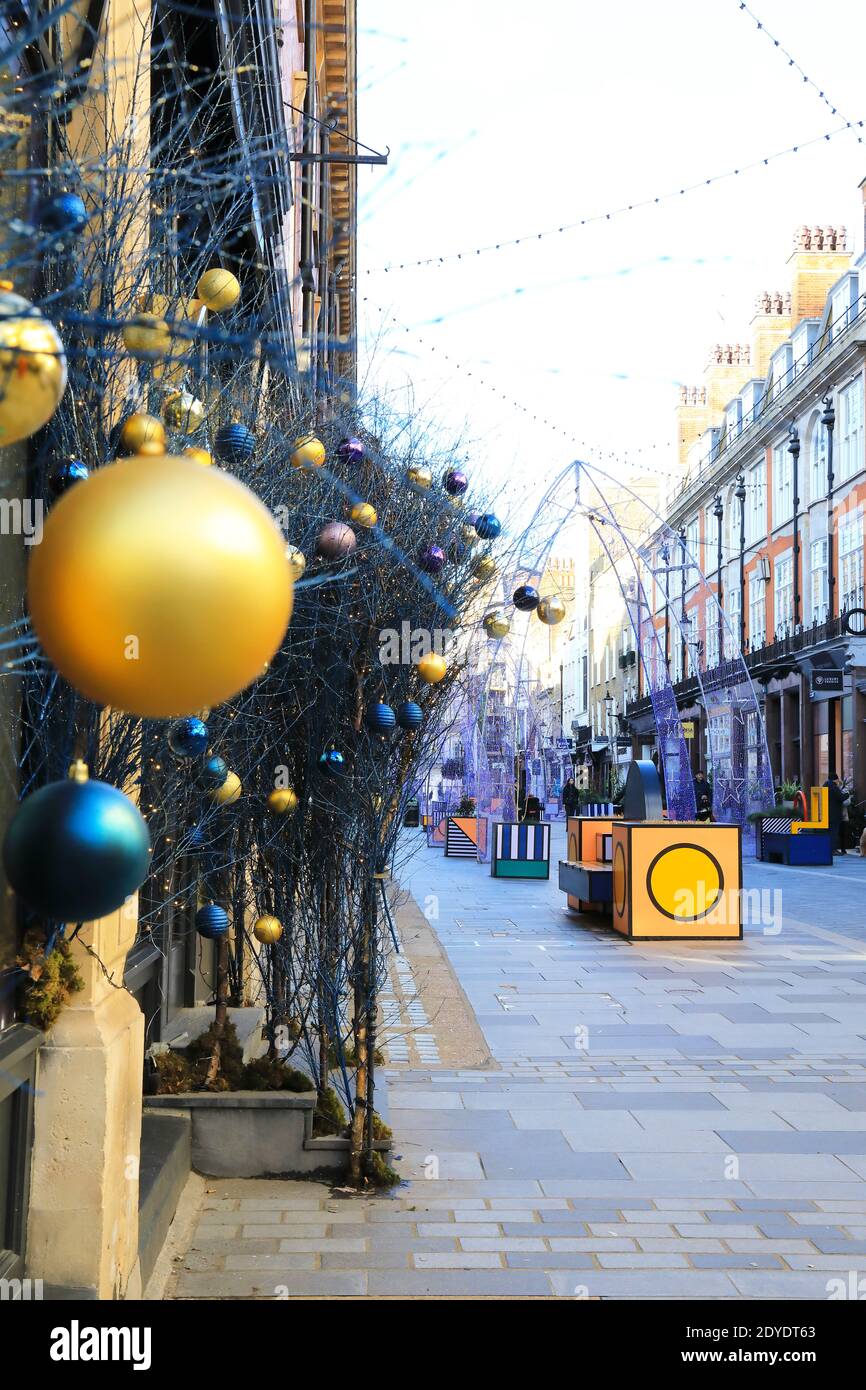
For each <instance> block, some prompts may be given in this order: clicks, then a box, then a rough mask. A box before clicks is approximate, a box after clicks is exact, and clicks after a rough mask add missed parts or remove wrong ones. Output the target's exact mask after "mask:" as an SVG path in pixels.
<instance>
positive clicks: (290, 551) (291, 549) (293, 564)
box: [286, 545, 307, 580]
mask: <svg viewBox="0 0 866 1390" xmlns="http://www.w3.org/2000/svg"><path fill="white" fill-rule="evenodd" d="M286 559H287V560H288V562H289V569H290V571H291V575H292V579H294V580H298V579H300V578H301V576H302V574H303V573H304V570H305V569H306V568H307V557H306V555H305V554H304V552H303V550H299V549H298V547H297V546H296V545H287V546H286Z"/></svg>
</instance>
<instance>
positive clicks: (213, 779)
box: [201, 756, 229, 790]
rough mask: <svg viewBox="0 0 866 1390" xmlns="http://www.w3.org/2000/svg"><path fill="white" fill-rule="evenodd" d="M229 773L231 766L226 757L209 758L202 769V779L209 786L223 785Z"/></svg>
mask: <svg viewBox="0 0 866 1390" xmlns="http://www.w3.org/2000/svg"><path fill="white" fill-rule="evenodd" d="M228 775H229V767H228V763H227V762H226V760H225V758H218V757H216V756H214V757H213V758H208V760H207V762H206V763H205V765H204V767H203V768H202V770H201V779H202V781H203V782H204V783H205V785H206V786H208V787H213V788H214V790H216V788H217V787H221V786H222V784H223V782H224V781H225V780H226V778H227V777H228Z"/></svg>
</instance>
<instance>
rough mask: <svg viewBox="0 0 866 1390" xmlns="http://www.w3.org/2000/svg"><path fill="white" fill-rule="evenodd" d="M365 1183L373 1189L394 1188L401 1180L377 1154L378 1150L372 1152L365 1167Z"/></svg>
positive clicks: (379, 1154)
mask: <svg viewBox="0 0 866 1390" xmlns="http://www.w3.org/2000/svg"><path fill="white" fill-rule="evenodd" d="M366 1176H367V1181H368V1182H370V1183H372V1184H373V1185H374V1186H375V1187H395V1186H396V1185H397V1183H398V1182H402V1181H403V1179H402V1178H401V1177H400V1174H399V1173H398V1172H396V1171H395V1170H394V1169H393V1168H392V1167H391V1165H390V1163H388V1161H387V1160H386V1159H385V1157H384V1156H383V1155H382V1154H381V1153H379V1151H378V1149H374V1150H373V1155H372V1157H371V1159H370V1160H369V1163H368V1165H367V1174H366Z"/></svg>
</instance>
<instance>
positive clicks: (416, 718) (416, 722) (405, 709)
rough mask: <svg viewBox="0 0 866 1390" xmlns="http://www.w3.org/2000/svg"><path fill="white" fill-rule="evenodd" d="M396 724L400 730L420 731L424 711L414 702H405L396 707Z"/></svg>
mask: <svg viewBox="0 0 866 1390" xmlns="http://www.w3.org/2000/svg"><path fill="white" fill-rule="evenodd" d="M397 723H398V724H399V725H400V728H401V729H420V727H421V725H422V724H423V723H424V711H423V710H422V708H421V706H420V705H416V704H415V701H414V700H405V701H404V702H403V704H402V705H398V707H397Z"/></svg>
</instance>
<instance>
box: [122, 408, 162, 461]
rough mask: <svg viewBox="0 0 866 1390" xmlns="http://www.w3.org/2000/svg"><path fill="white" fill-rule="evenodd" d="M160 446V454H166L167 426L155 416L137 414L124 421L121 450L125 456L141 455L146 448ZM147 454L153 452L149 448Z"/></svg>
mask: <svg viewBox="0 0 866 1390" xmlns="http://www.w3.org/2000/svg"><path fill="white" fill-rule="evenodd" d="M155 444H156V445H159V448H158V450H157V452H158V453H160V454H164V453H165V425H164V424H163V423H162V421H161V420H159V419H157V417H156V416H155V415H143V414H138V413H136V414H135V415H130V417H129V419H128V420H124V422H123V424H122V426H121V429H120V448H121V450H122V452H123V453H125V454H141V453H144V452H145V446H150V445H155ZM146 452H147V453H151V452H152V450H151V449H150V448H149V447H148V448H147V450H146Z"/></svg>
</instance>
